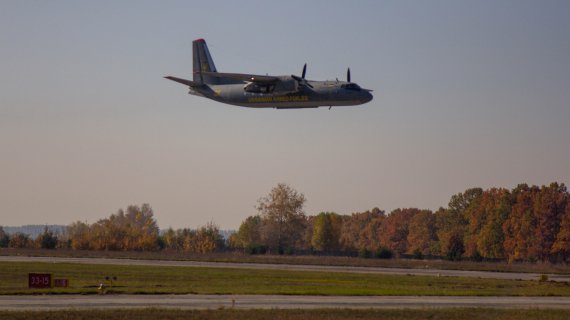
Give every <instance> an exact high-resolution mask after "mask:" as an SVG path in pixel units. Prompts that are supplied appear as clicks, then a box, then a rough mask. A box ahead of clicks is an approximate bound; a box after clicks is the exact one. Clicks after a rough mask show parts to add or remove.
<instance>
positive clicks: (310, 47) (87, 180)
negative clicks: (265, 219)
mask: <svg viewBox="0 0 570 320" xmlns="http://www.w3.org/2000/svg"><path fill="white" fill-rule="evenodd" d="M196 38H205V39H206V41H207V43H208V45H209V47H210V51H211V54H212V56H213V58H214V61H215V63H216V66H217V67H218V69H219V70H221V71H226V72H248V73H260V74H265V73H269V74H291V73H295V74H299V73H300V72H301V68H302V66H303V64H304V63H305V62H307V63H308V72H307V78H309V79H315V80H324V79H334V78H336V77H339V78H341V79H343V78H344V77H345V74H346V68H347V67H348V66H350V68H351V71H352V80H353V81H355V82H357V83H359V84H360V85H361V86H363V87H365V88H370V89H373V90H374V100H373V101H372V102H371V103H368V104H366V105H363V106H359V107H347V108H333V109H332V110H330V111H329V110H327V109H326V108H319V109H313V110H273V109H267V110H255V109H247V108H240V107H234V106H229V105H224V104H219V103H215V102H213V101H209V100H206V99H203V98H199V97H195V96H190V95H188V94H187V93H186V92H187V90H186V88H185V87H184V86H181V85H179V84H176V83H174V82H171V81H168V80H165V79H163V78H162V76H164V75H175V76H180V77H188V78H190V77H191V68H192V65H191V59H192V57H191V42H192V40H194V39H196ZM0 43H1V45H0V152H1V156H0V225H20V224H29V223H33V224H43V223H62V224H67V223H70V222H73V221H76V220H81V221H87V222H95V221H97V220H98V219H100V218H104V217H107V216H108V215H109V214H111V213H113V212H116V210H117V209H118V208H124V207H126V206H127V205H129V204H141V203H145V202H148V203H150V204H151V205H152V206H153V208H154V210H155V214H156V218H157V220H158V222H159V225H160V227H163V228H164V227H168V226H172V227H175V228H179V227H197V226H200V225H203V224H205V223H207V222H209V221H214V222H215V223H217V224H218V225H220V226H221V227H222V228H237V227H238V226H239V223H240V222H241V221H243V220H244V219H245V218H246V217H247V216H248V215H252V214H254V213H255V209H254V206H255V204H256V201H257V199H258V198H260V197H261V196H263V195H265V194H267V193H268V192H269V191H270V189H271V188H272V187H274V186H275V185H276V184H277V183H279V182H285V183H288V184H289V185H291V186H292V187H293V188H295V189H297V190H298V191H299V192H302V193H304V194H305V196H306V197H307V199H308V201H307V205H306V209H307V213H308V214H316V213H318V212H320V211H336V212H338V213H342V214H350V213H352V212H355V211H363V210H367V209H370V208H372V207H374V206H378V207H380V208H382V209H385V210H388V211H390V210H392V209H394V208H398V207H419V208H428V209H437V208H438V207H439V206H446V205H447V202H448V200H449V197H450V196H451V195H452V194H454V193H457V192H460V191H463V190H465V189H466V188H469V187H473V186H480V187H483V188H487V187H492V186H500V187H507V188H512V187H514V186H515V185H516V184H518V183H521V182H526V183H529V184H539V185H540V184H546V183H549V182H551V181H558V182H563V183H568V182H569V180H570V179H569V178H570V170H569V169H570V148H569V147H570V142H569V141H570V126H569V125H568V120H570V2H569V1H522V0H516V1H486V0H485V1H479V0H478V1H287V2H283V1H1V2H0Z"/></svg>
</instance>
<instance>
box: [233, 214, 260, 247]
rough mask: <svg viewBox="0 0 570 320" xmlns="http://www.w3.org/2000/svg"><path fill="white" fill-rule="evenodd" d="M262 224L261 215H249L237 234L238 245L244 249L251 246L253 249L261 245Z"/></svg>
mask: <svg viewBox="0 0 570 320" xmlns="http://www.w3.org/2000/svg"><path fill="white" fill-rule="evenodd" d="M261 225H262V224H261V217H260V216H259V215H255V216H249V217H247V218H246V219H245V220H244V221H243V222H242V223H241V225H240V226H239V230H238V232H237V233H236V234H235V238H236V245H238V246H239V247H240V248H243V249H246V248H250V249H252V250H253V248H256V247H259V246H261V245H262V240H261Z"/></svg>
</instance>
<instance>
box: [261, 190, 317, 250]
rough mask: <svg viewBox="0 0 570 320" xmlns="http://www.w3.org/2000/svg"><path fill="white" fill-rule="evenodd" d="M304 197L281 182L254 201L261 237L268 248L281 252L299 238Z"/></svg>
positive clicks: (303, 224)
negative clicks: (258, 215)
mask: <svg viewBox="0 0 570 320" xmlns="http://www.w3.org/2000/svg"><path fill="white" fill-rule="evenodd" d="M304 203H305V196H304V195H303V194H302V193H298V192H297V191H296V190H294V189H293V188H291V187H289V186H288V185H286V184H284V183H280V184H278V185H277V186H276V187H275V188H273V189H272V190H271V192H269V194H268V195H267V196H265V197H263V198H261V199H259V201H258V205H257V210H258V211H259V213H260V215H261V220H262V228H261V239H262V241H263V242H264V243H266V244H267V245H268V247H269V248H271V249H274V250H277V251H278V252H280V253H282V252H284V250H285V249H286V248H294V247H295V246H296V245H297V244H298V242H299V241H300V240H302V239H303V234H304V228H305V223H306V217H305V213H304V211H303V205H304Z"/></svg>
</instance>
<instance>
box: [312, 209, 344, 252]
mask: <svg viewBox="0 0 570 320" xmlns="http://www.w3.org/2000/svg"><path fill="white" fill-rule="evenodd" d="M341 228H342V217H341V216H340V215H338V214H336V213H334V212H321V213H319V214H318V215H317V216H316V217H315V218H314V221H313V233H312V239H311V245H312V246H313V248H314V249H316V250H318V251H325V252H331V251H338V250H339V249H340V232H341Z"/></svg>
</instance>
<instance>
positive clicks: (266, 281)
mask: <svg viewBox="0 0 570 320" xmlns="http://www.w3.org/2000/svg"><path fill="white" fill-rule="evenodd" d="M34 272H42V273H44V272H45V273H52V274H53V276H54V278H67V279H69V281H70V287H69V288H53V289H28V287H27V286H28V273H34ZM106 277H109V278H113V277H116V278H117V280H116V281H113V286H112V287H108V289H107V290H108V293H129V294H166V293H174V294H188V293H193V294H285V295H403V296H406V295H426V296H429V295H436V296H437V295H442V296H570V284H569V283H566V282H550V281H545V282H538V281H515V280H499V279H479V278H462V277H430V276H411V275H382V274H358V273H335V272H309V271H283V270H249V269H230V268H228V269H225V268H195V267H157V266H117V265H85V264H71V263H37V262H36V263H34V262H0V294H4V295H6V294H45V293H52V294H54V293H79V294H95V293H98V289H97V287H98V285H99V283H101V282H103V283H105V284H107V285H110V284H111V282H110V281H107V280H105V278H106Z"/></svg>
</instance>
